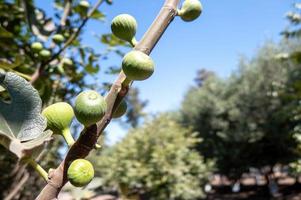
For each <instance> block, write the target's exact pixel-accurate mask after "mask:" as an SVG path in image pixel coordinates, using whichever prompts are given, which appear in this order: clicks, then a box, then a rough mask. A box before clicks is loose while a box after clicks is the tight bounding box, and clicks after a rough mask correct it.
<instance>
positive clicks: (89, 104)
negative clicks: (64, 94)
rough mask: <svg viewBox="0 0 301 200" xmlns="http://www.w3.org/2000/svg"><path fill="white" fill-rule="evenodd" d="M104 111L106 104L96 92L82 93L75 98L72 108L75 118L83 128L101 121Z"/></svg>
mask: <svg viewBox="0 0 301 200" xmlns="http://www.w3.org/2000/svg"><path fill="white" fill-rule="evenodd" d="M106 111H107V103H106V101H105V99H104V98H103V97H102V96H101V95H100V94H99V93H98V92H96V91H93V90H88V91H84V92H81V93H80V94H79V95H78V96H77V97H76V100H75V106H74V112H75V116H76V118H77V120H78V121H79V122H80V123H82V124H83V125H84V126H85V127H88V126H90V125H92V124H95V123H96V122H98V121H99V120H101V118H102V117H103V116H104V115H105V113H106Z"/></svg>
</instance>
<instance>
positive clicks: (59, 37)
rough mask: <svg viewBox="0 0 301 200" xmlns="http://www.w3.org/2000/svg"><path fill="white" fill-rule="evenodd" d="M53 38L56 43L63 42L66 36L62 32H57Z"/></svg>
mask: <svg viewBox="0 0 301 200" xmlns="http://www.w3.org/2000/svg"><path fill="white" fill-rule="evenodd" d="M52 40H53V42H54V43H56V44H61V43H63V42H64V40H65V38H64V36H63V35H61V34H55V35H53V37H52Z"/></svg>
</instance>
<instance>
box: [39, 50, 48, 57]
mask: <svg viewBox="0 0 301 200" xmlns="http://www.w3.org/2000/svg"><path fill="white" fill-rule="evenodd" d="M39 55H40V56H41V58H43V59H48V58H50V56H51V52H50V51H49V50H47V49H43V50H41V51H40V52H39Z"/></svg>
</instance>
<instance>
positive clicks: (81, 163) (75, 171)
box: [67, 159, 94, 187]
mask: <svg viewBox="0 0 301 200" xmlns="http://www.w3.org/2000/svg"><path fill="white" fill-rule="evenodd" d="M67 177H68V180H69V181H70V183H71V184H72V185H73V186H75V187H83V186H86V185H88V184H89V183H90V182H91V180H92V179H93V177H94V168H93V165H92V164H91V163H90V162H89V161H88V160H85V159H77V160H74V161H73V162H72V163H71V165H70V166H69V168H68V171H67Z"/></svg>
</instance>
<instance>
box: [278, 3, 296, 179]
mask: <svg viewBox="0 0 301 200" xmlns="http://www.w3.org/2000/svg"><path fill="white" fill-rule="evenodd" d="M286 16H287V19H288V21H289V23H290V26H289V28H287V29H286V30H285V31H283V33H282V34H283V36H284V37H285V39H287V40H289V41H291V42H296V43H300V39H301V28H300V24H301V4H300V3H296V4H295V5H294V10H293V11H290V12H288V13H287V15H286ZM280 55H282V57H281V58H282V61H283V62H287V61H288V60H290V61H291V62H292V63H293V64H294V65H296V66H298V67H296V68H294V70H292V71H291V72H290V74H289V79H288V80H287V82H286V87H285V90H284V92H283V95H282V96H281V97H282V99H283V101H287V102H290V104H289V105H288V106H287V107H286V110H287V112H288V113H290V115H291V118H292V120H294V121H295V128H294V132H295V137H296V140H298V141H299V142H300V143H301V106H300V105H301V104H300V101H301V67H300V65H301V49H300V48H291V49H289V50H286V51H283V53H282V54H280ZM299 149H301V145H300V146H299ZM300 163H301V158H300V159H299V160H297V161H295V162H292V163H291V164H290V167H291V172H292V174H294V175H296V176H298V175H300V174H301V170H300V169H301V168H300Z"/></svg>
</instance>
